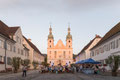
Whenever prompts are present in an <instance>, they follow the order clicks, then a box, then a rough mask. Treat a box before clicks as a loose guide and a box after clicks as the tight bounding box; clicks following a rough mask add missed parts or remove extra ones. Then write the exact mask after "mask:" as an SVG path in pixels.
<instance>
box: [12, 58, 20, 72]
mask: <svg viewBox="0 0 120 80" xmlns="http://www.w3.org/2000/svg"><path fill="white" fill-rule="evenodd" d="M20 64H21V58H20V57H13V58H12V66H13V70H14V73H17V72H18V69H19V68H20Z"/></svg>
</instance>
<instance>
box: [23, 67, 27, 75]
mask: <svg viewBox="0 0 120 80" xmlns="http://www.w3.org/2000/svg"><path fill="white" fill-rule="evenodd" d="M22 70H23V75H22V76H23V77H26V76H27V75H26V73H27V66H23V68H22Z"/></svg>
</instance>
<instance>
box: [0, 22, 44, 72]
mask: <svg viewBox="0 0 120 80" xmlns="http://www.w3.org/2000/svg"><path fill="white" fill-rule="evenodd" d="M25 41H26V43H28V44H29V46H30V47H28V46H26V44H25ZM31 49H32V51H31ZM13 57H20V58H21V59H22V60H24V59H30V60H31V59H32V61H33V60H36V61H37V62H39V63H41V62H43V61H44V57H43V56H42V54H41V52H40V51H39V49H38V48H37V47H36V46H35V45H34V44H33V43H32V42H30V41H29V40H28V39H26V38H25V37H23V34H22V31H21V28H20V27H19V26H15V27H9V26H7V25H6V24H5V23H3V22H2V21H0V71H1V70H5V69H7V68H12V65H11V60H12V58H13ZM31 63H32V62H31Z"/></svg>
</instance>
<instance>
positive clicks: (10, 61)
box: [7, 57, 12, 65]
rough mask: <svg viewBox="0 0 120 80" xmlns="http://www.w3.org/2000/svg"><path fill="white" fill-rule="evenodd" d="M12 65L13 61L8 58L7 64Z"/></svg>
mask: <svg viewBox="0 0 120 80" xmlns="http://www.w3.org/2000/svg"><path fill="white" fill-rule="evenodd" d="M11 63H12V59H11V58H10V57H7V64H8V65H11Z"/></svg>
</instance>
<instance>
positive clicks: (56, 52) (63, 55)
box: [47, 26, 73, 66]
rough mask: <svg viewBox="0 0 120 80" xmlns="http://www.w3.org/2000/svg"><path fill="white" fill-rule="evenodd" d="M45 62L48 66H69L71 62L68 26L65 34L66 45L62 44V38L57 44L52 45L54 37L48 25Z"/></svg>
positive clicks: (71, 54) (70, 41) (70, 42)
mask: <svg viewBox="0 0 120 80" xmlns="http://www.w3.org/2000/svg"><path fill="white" fill-rule="evenodd" d="M47 62H48V63H49V64H50V66H57V65H62V66H65V65H68V66H69V65H70V64H72V63H73V48H72V35H71V34H70V28H68V34H67V36H66V45H64V44H63V42H62V40H58V42H57V44H56V45H54V37H53V34H52V28H51V26H50V28H49V35H48V46H47Z"/></svg>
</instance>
